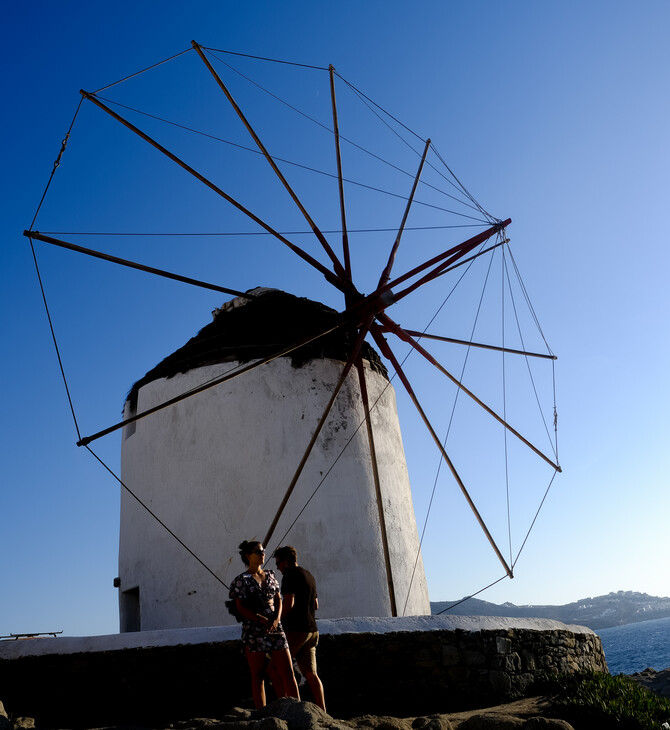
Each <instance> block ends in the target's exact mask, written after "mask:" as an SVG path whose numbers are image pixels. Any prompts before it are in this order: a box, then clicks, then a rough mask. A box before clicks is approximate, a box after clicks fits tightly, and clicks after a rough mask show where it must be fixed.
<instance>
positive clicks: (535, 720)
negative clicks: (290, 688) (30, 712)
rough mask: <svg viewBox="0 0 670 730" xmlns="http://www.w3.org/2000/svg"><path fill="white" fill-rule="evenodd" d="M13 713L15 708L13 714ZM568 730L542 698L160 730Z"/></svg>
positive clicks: (268, 716) (292, 706)
mask: <svg viewBox="0 0 670 730" xmlns="http://www.w3.org/2000/svg"><path fill="white" fill-rule="evenodd" d="M630 679H633V680H635V681H636V682H638V683H639V684H641V685H642V686H643V687H646V688H647V689H650V690H651V691H652V692H655V693H656V694H658V695H660V696H662V697H670V669H665V670H663V671H661V672H656V671H654V670H653V669H645V670H644V671H643V672H639V673H637V674H633V675H630ZM9 709H10V711H11V708H9ZM32 728H35V721H34V720H33V719H32V718H30V717H11V716H10V717H8V715H7V713H6V712H5V709H4V707H3V705H2V702H0V730H31V729H32ZM513 728H525V729H526V730H540V729H542V728H544V729H546V730H551V729H552V728H553V729H554V730H570V729H571V728H572V726H571V725H570V724H569V723H567V722H565V721H564V720H559V719H555V718H552V717H551V715H550V711H549V702H548V700H547V699H546V698H543V697H528V698H525V699H522V700H518V701H516V702H510V703H507V704H504V705H498V706H496V707H488V708H485V709H479V710H470V711H467V712H455V713H450V714H444V715H427V716H423V717H409V718H397V717H385V716H379V715H363V716H362V717H356V718H352V719H350V720H339V719H336V718H334V717H331V716H330V715H328V714H327V713H325V712H323V710H321V709H319V708H318V707H317V706H316V705H313V704H312V703H310V702H299V701H297V700H293V699H281V700H276V701H275V702H272V703H270V704H269V705H268V706H267V707H264V708H263V709H261V710H247V709H243V708H240V707H236V708H234V709H232V710H231V711H230V712H229V713H228V714H227V715H225V716H224V717H222V718H220V719H212V718H194V719H191V720H183V721H181V722H176V723H174V724H172V725H170V726H169V728H161V730H512V729H513ZM38 730H42V729H41V728H38ZM97 730H143V729H140V728H137V727H134V726H124V727H123V728H114V729H112V728H107V729H102V728H98V729H97Z"/></svg>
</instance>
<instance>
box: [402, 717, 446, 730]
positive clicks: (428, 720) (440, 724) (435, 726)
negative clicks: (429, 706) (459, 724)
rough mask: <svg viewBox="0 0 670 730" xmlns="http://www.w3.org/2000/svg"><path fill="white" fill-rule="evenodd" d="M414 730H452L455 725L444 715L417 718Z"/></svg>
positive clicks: (413, 724)
mask: <svg viewBox="0 0 670 730" xmlns="http://www.w3.org/2000/svg"><path fill="white" fill-rule="evenodd" d="M412 728H414V730H452V728H453V725H452V724H451V723H450V722H449V720H447V718H446V717H444V715H428V716H427V717H415V718H414V721H413V722H412Z"/></svg>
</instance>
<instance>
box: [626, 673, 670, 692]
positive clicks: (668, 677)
mask: <svg viewBox="0 0 670 730" xmlns="http://www.w3.org/2000/svg"><path fill="white" fill-rule="evenodd" d="M626 676H627V678H628V679H632V680H633V681H635V682H637V683H638V684H639V685H641V686H642V687H646V688H647V689H648V690H651V691H652V692H654V694H657V695H659V697H670V669H664V670H663V671H661V672H657V671H655V670H654V669H651V668H650V667H647V669H645V670H644V671H642V672H637V673H636V674H628V675H626Z"/></svg>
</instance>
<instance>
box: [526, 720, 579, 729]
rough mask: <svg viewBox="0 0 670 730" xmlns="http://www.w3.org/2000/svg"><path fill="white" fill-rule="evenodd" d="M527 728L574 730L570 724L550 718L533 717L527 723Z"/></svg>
mask: <svg viewBox="0 0 670 730" xmlns="http://www.w3.org/2000/svg"><path fill="white" fill-rule="evenodd" d="M525 728H526V730H574V728H573V727H572V725H571V724H570V723H569V722H566V721H565V720H558V719H553V718H550V717H531V718H530V720H527V721H526V725H525Z"/></svg>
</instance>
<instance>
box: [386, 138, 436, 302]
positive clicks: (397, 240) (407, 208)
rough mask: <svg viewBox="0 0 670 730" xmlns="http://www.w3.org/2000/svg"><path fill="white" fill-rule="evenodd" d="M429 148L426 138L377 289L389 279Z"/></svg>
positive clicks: (428, 141)
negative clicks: (396, 233)
mask: <svg viewBox="0 0 670 730" xmlns="http://www.w3.org/2000/svg"><path fill="white" fill-rule="evenodd" d="M429 149H430V140H429V139H428V140H426V146H425V147H424V150H423V155H422V157H421V162H420V163H419V169H418V171H417V173H416V177H415V178H414V185H412V192H411V193H410V195H409V198H408V199H407V205H406V206H405V212H404V214H403V217H402V221H401V223H400V228H398V235H397V236H396V238H395V241H394V242H393V246H392V247H391V253H390V254H389V260H388V262H387V263H386V267H385V268H384V271H382V275H381V276H380V277H379V283H378V284H377V289H379V288H380V287H382V286H384V284H386V282H387V281H388V280H389V278H390V276H391V269H392V268H393V262H394V261H395V255H396V253H397V252H398V247H399V246H400V239H401V237H402V233H403V231H404V230H405V224H406V223H407V216H409V211H410V208H411V207H412V201H413V200H414V194H415V193H416V187H417V185H418V184H419V178H420V177H421V171H422V170H423V165H424V163H425V162H426V155H427V154H428V150H429Z"/></svg>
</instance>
